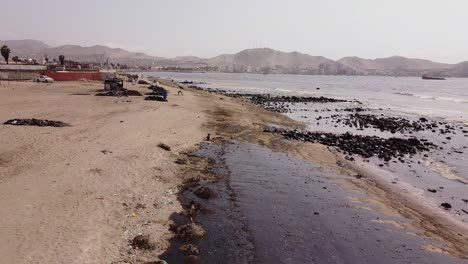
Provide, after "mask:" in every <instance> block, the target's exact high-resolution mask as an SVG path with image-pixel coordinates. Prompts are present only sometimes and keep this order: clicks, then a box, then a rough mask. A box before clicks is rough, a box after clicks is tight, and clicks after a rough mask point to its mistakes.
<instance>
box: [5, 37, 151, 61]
mask: <svg viewBox="0 0 468 264" xmlns="http://www.w3.org/2000/svg"><path fill="white" fill-rule="evenodd" d="M0 45H7V46H8V47H9V48H10V49H11V55H10V57H13V56H18V57H20V58H23V59H27V58H33V59H38V60H42V58H43V57H44V56H45V55H47V56H48V57H49V58H51V59H52V58H58V57H59V56H60V55H62V54H63V55H65V57H66V59H71V60H76V61H87V62H105V61H106V60H107V59H109V61H112V62H115V63H126V64H132V63H137V64H151V63H152V62H153V61H154V60H157V59H160V58H158V57H154V56H149V55H146V54H144V53H139V52H130V51H127V50H124V49H120V48H109V47H106V46H100V45H96V46H92V47H82V46H78V45H63V46H59V47H51V46H49V45H47V44H45V43H43V42H41V41H38V40H5V41H3V40H0Z"/></svg>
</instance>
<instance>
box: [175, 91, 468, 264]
mask: <svg viewBox="0 0 468 264" xmlns="http://www.w3.org/2000/svg"><path fill="white" fill-rule="evenodd" d="M212 92H213V91H212ZM221 93H222V92H221ZM214 94H218V93H217V92H214ZM218 95H219V94H218ZM219 96H220V98H219V99H220V102H221V103H219V104H218V110H217V111H213V112H212V114H213V115H212V118H210V122H211V123H210V124H209V127H212V128H215V129H216V130H217V133H218V134H219V135H221V136H222V137H223V139H224V140H240V141H241V142H247V143H250V144H256V145H259V146H264V147H268V148H269V149H272V150H273V151H278V152H282V153H288V154H290V155H294V156H296V157H298V158H300V159H302V160H307V161H309V162H311V163H313V164H319V165H321V166H324V167H326V169H325V170H326V171H329V170H331V171H334V172H337V173H339V174H340V175H342V176H346V177H347V178H346V179H345V180H344V181H340V182H339V183H338V184H339V185H340V186H343V189H345V190H352V191H358V192H362V193H365V194H366V195H367V197H366V198H365V199H360V202H362V203H365V204H373V205H378V207H379V209H376V210H377V211H379V212H381V213H383V214H384V215H399V216H401V217H403V218H404V219H407V220H409V221H410V222H411V223H403V222H404V221H402V223H400V224H398V221H396V222H395V221H388V222H385V221H382V222H385V223H386V224H390V225H399V226H400V227H402V228H404V229H405V230H406V231H407V232H410V231H409V230H413V231H414V232H415V233H418V234H419V235H421V236H424V237H429V238H431V239H434V240H435V241H438V242H440V244H437V243H433V244H424V246H423V245H421V247H424V249H425V250H429V251H431V252H444V253H446V254H449V255H452V256H455V257H457V258H466V256H467V252H468V251H467V248H466V246H465V245H466V242H467V240H466V234H467V228H466V225H465V224H464V223H463V222H460V221H458V220H457V219H454V218H453V217H450V216H449V215H447V214H444V212H443V211H440V209H439V208H434V207H433V206H428V205H427V204H425V203H424V201H422V200H421V199H420V197H417V196H415V195H412V194H411V193H409V192H408V191H405V190H404V189H403V190H402V189H401V188H399V187H398V188H397V187H395V186H394V185H393V186H392V185H391V184H389V183H388V182H385V181H384V180H382V178H381V177H380V175H378V173H375V172H374V173H372V171H370V170H365V169H363V167H359V166H356V164H353V163H352V162H350V161H349V160H347V159H345V157H344V155H342V154H340V153H338V152H336V151H335V150H333V149H330V148H328V147H326V146H324V145H321V144H311V143H307V142H294V141H289V142H286V141H284V140H282V138H281V137H278V136H275V135H268V134H269V133H265V131H264V130H265V128H268V127H269V126H270V125H272V124H273V125H274V126H279V127H290V128H297V129H304V124H301V123H300V122H297V121H294V120H292V119H289V118H288V119H283V118H284V117H285V116H283V115H280V114H278V113H271V112H269V111H266V110H263V109H258V107H257V106H255V105H253V104H252V103H251V102H249V100H244V99H242V98H232V96H224V95H222V94H220V95H219ZM235 97H237V96H235ZM231 101H236V103H237V104H241V105H242V106H243V107H245V110H246V111H244V112H241V111H240V110H239V109H238V107H235V106H232V103H231ZM252 107H253V108H252ZM251 108H252V109H251ZM255 108H257V109H255ZM240 113H242V114H240ZM252 113H255V114H252ZM216 118H218V119H217V120H215V121H213V120H212V119H216ZM275 118H280V119H281V121H282V122H278V120H276V121H275ZM245 120H250V121H251V124H249V123H245ZM226 124H229V125H226ZM235 124H243V125H242V128H239V127H235V126H234V125H235ZM238 131H242V133H239V132H238ZM358 200H359V199H358ZM172 257H173V256H172Z"/></svg>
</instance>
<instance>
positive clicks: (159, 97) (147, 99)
mask: <svg viewBox="0 0 468 264" xmlns="http://www.w3.org/2000/svg"><path fill="white" fill-rule="evenodd" d="M145 100H146V101H159V102H167V100H164V98H163V97H162V96H153V95H152V96H147V97H145Z"/></svg>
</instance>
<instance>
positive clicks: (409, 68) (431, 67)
mask: <svg viewBox="0 0 468 264" xmlns="http://www.w3.org/2000/svg"><path fill="white" fill-rule="evenodd" d="M338 62H340V63H342V64H344V65H346V66H348V67H350V68H352V69H354V70H356V71H359V72H361V73H362V74H366V75H394V76H418V75H422V74H430V73H434V74H435V73H442V72H444V71H445V70H447V69H450V68H451V67H453V65H451V64H444V63H438V62H433V61H429V60H421V59H410V58H405V57H400V56H393V57H389V58H380V59H375V60H369V59H362V58H358V57H345V58H342V59H340V60H338Z"/></svg>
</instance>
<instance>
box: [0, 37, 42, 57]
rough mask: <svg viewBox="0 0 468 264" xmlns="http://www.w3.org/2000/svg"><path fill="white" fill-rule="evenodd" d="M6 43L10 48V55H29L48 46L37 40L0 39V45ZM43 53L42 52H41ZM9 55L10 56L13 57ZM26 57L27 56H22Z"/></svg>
mask: <svg viewBox="0 0 468 264" xmlns="http://www.w3.org/2000/svg"><path fill="white" fill-rule="evenodd" d="M3 45H7V46H8V47H9V48H10V49H11V50H12V55H13V56H15V55H18V56H23V55H29V54H37V53H40V52H42V51H43V50H44V49H47V48H50V46H49V45H47V44H45V43H44V42H42V41H39V40H33V39H24V40H0V46H3ZM42 55H44V54H42ZM13 56H10V57H13ZM24 57H27V56H24Z"/></svg>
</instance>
